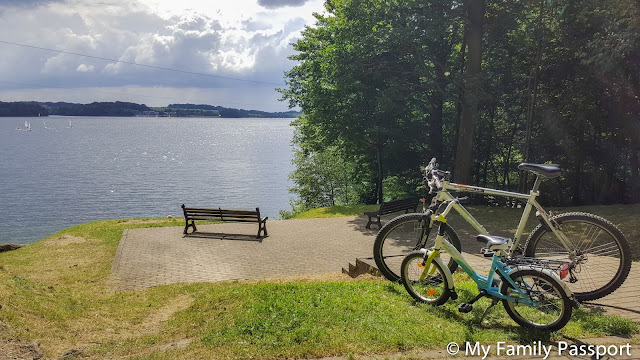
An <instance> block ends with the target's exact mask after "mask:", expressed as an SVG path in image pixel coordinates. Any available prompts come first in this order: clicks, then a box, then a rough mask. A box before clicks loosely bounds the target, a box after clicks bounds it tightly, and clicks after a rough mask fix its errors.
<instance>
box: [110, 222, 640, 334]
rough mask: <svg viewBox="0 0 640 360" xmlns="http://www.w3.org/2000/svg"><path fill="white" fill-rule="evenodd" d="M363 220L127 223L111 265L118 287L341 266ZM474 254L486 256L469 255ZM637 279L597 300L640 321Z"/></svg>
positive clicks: (362, 231)
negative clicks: (190, 230) (263, 225)
mask: <svg viewBox="0 0 640 360" xmlns="http://www.w3.org/2000/svg"><path fill="white" fill-rule="evenodd" d="M365 224H366V218H363V217H356V216H350V217H337V218H324V219H294V220H276V221H268V222H267V229H268V233H269V236H268V237H266V238H262V239H256V238H255V234H256V233H257V224H237V223H231V224H229V223H227V224H209V225H207V224H205V223H202V225H198V232H196V233H195V234H190V235H188V236H185V235H183V233H182V232H183V229H184V228H183V227H164V228H141V229H127V230H125V231H124V233H123V235H122V239H121V241H120V245H119V247H118V251H117V254H116V257H115V259H114V262H113V266H112V269H111V272H112V275H113V276H114V278H115V280H116V282H117V286H118V289H119V290H135V289H141V288H146V287H151V286H157V285H163V284H172V283H193V282H217V281H229V280H262V279H282V278H301V277H316V276H323V275H333V274H340V273H341V271H342V268H346V267H348V265H349V263H354V262H355V259H356V258H360V259H364V258H371V256H372V251H373V250H372V249H373V242H374V240H375V235H376V233H377V229H375V226H373V228H374V229H371V230H368V229H366V228H365ZM630 241H635V239H630ZM468 245H471V244H468ZM475 245H476V247H478V245H477V244H475ZM467 248H470V246H467V243H465V242H464V241H463V249H467ZM469 251H475V248H474V249H473V250H469ZM469 260H470V262H471V261H473V263H472V265H476V264H479V265H480V266H482V262H486V260H485V259H483V258H481V257H477V256H472V255H471V256H469ZM486 264H487V267H488V266H489V263H488V262H486ZM344 276H346V275H344ZM639 279H640V264H638V263H634V264H633V266H632V269H631V274H630V275H629V278H628V279H627V280H626V281H625V283H624V284H623V286H622V287H621V288H620V289H618V290H617V291H616V292H614V293H613V294H611V295H609V296H607V297H605V298H603V299H600V300H596V301H594V302H593V304H595V305H597V306H599V307H600V308H602V309H604V310H605V311H607V312H609V313H614V314H620V315H623V316H624V317H627V318H630V319H633V320H635V321H638V322H640V290H638V289H640V280H639Z"/></svg>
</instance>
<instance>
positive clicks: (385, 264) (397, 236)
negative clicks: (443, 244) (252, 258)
mask: <svg viewBox="0 0 640 360" xmlns="http://www.w3.org/2000/svg"><path fill="white" fill-rule="evenodd" d="M423 217H424V215H423V214H421V213H412V214H403V215H400V216H398V217H396V218H394V219H392V220H391V221H389V222H388V223H386V224H385V225H384V226H383V227H382V228H381V229H380V231H378V235H377V236H376V240H375V242H374V243H373V259H374V260H375V263H376V266H377V267H378V270H379V271H380V273H381V274H382V275H383V276H384V277H385V278H387V279H388V280H390V281H393V282H399V281H400V266H401V261H402V259H403V258H404V257H405V256H406V255H407V254H408V253H410V252H412V251H414V250H419V247H420V245H421V244H420V242H421V239H420V234H421V232H422V228H421V227H420V226H422V225H423V224H424V223H425V222H424V221H423ZM437 231H438V230H437V229H433V230H432V231H431V232H430V234H429V238H428V239H427V241H426V243H425V246H424V247H425V248H430V247H431V246H433V243H434V242H435V235H436V234H437ZM416 232H418V234H416ZM405 233H409V234H407V235H406V236H405ZM445 237H446V238H447V240H448V241H449V242H450V243H451V244H452V245H453V246H454V247H455V248H456V249H458V251H461V248H462V246H461V245H460V239H459V238H458V234H456V232H455V231H454V230H453V229H452V228H451V227H450V226H449V225H445ZM443 255H444V258H443V261H445V263H447V267H448V268H449V271H451V273H453V272H454V271H455V270H456V268H457V267H458V263H456V262H455V261H454V260H453V259H451V258H450V257H449V259H448V260H447V259H446V257H448V256H447V255H446V254H443Z"/></svg>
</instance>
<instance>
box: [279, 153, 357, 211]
mask: <svg viewBox="0 0 640 360" xmlns="http://www.w3.org/2000/svg"><path fill="white" fill-rule="evenodd" d="M293 163H294V164H295V165H296V170H295V171H294V172H293V173H291V175H290V179H291V180H293V181H294V183H295V186H294V187H293V188H292V189H291V190H292V191H293V192H295V193H297V194H298V195H299V198H300V200H301V203H302V206H303V207H304V208H306V209H309V208H316V207H323V206H332V205H336V204H342V205H349V204H350V203H353V202H354V200H357V198H356V196H357V194H356V192H355V187H356V184H354V181H353V180H354V176H355V174H354V172H355V171H354V166H353V162H351V161H346V160H345V158H344V155H343V154H342V153H341V152H340V150H339V149H338V148H337V147H335V146H331V147H328V148H326V149H324V150H321V151H317V152H305V151H304V150H302V149H299V148H298V149H297V150H296V152H295V154H294V158H293Z"/></svg>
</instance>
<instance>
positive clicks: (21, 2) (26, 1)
mask: <svg viewBox="0 0 640 360" xmlns="http://www.w3.org/2000/svg"><path fill="white" fill-rule="evenodd" d="M62 1H64V0H0V7H2V6H21V7H31V6H40V5H44V4H48V3H52V2H62Z"/></svg>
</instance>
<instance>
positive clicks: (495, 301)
mask: <svg viewBox="0 0 640 360" xmlns="http://www.w3.org/2000/svg"><path fill="white" fill-rule="evenodd" d="M498 302H500V299H498V298H496V297H494V298H493V300H491V305H489V307H488V308H486V309H485V310H484V312H483V313H482V316H481V317H480V323H482V320H484V317H485V316H487V314H488V313H489V310H490V309H491V308H492V307H494V306H496V305H498Z"/></svg>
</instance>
